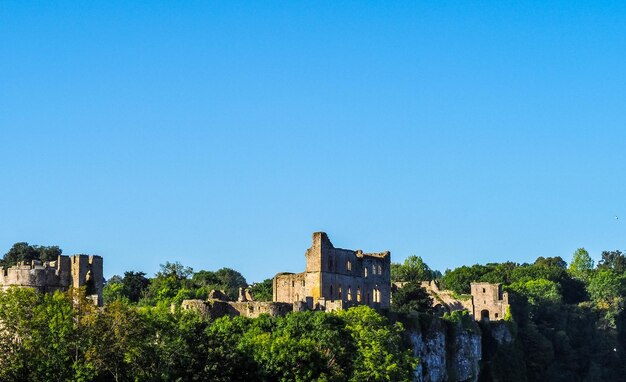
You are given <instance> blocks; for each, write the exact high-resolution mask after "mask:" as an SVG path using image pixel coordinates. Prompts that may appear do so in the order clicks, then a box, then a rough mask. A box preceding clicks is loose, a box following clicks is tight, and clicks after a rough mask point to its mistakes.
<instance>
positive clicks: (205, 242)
mask: <svg viewBox="0 0 626 382" xmlns="http://www.w3.org/2000/svg"><path fill="white" fill-rule="evenodd" d="M625 144H626V3H625V2H617V1H616V2H603V1H588V2H574V1H567V2H565V1H563V2H546V1H537V2H530V1H529V2H512V1H497V2H496V1H494V2H468V1H459V2H440V1H428V2H364V1H353V2H340V1H329V2H318V1H316V2H299V1H298V2H296V1H282V2H269V1H251V2H235V1H221V2H208V1H198V2H195V1H185V2H183V1H176V2H172V1H167V2H165V1H164V2H157V1H151V2H129V1H106V2H104V1H103V2H91V1H90V2H87V1H85V2H76V1H67V2H65V1H54V2H43V1H42V2H28V1H2V2H0V252H1V253H4V252H6V251H7V250H8V249H9V248H10V246H11V245H12V244H13V243H15V242H17V241H27V242H29V243H31V244H41V245H59V246H61V248H63V249H64V252H65V253H66V254H73V253H78V252H84V253H93V254H99V255H102V256H103V257H104V259H105V275H106V276H107V277H110V276H111V275H113V274H119V273H122V272H123V271H125V270H142V271H145V272H147V273H148V274H150V275H151V274H153V273H154V272H156V271H157V270H158V267H159V264H160V263H164V262H165V261H180V262H181V263H183V264H185V265H189V266H192V267H194V268H195V269H209V270H216V269H218V268H221V267H231V268H234V269H237V270H239V271H241V272H242V273H243V274H244V276H246V278H247V279H248V281H250V282H252V281H260V280H262V279H264V278H267V277H272V276H273V275H274V274H275V273H277V272H280V271H292V272H298V271H302V270H304V251H305V250H306V248H308V247H309V245H310V240H311V233H312V232H313V231H320V230H321V231H326V232H327V233H328V234H329V236H330V238H331V240H332V241H333V242H334V244H335V245H336V246H338V247H344V248H351V249H363V250H364V251H382V250H390V251H391V252H392V260H393V261H396V262H399V261H402V260H403V259H404V258H406V257H407V256H409V255H412V254H415V255H419V256H422V257H423V258H424V260H425V261H426V262H427V263H428V264H429V265H430V266H431V267H432V268H435V269H439V270H442V271H443V270H445V269H446V268H453V267H456V266H459V265H462V264H474V263H485V262H499V261H506V260H512V261H516V262H530V261H533V260H534V259H535V258H536V257H538V256H562V257H563V258H564V259H566V260H570V258H571V254H572V253H573V251H574V250H575V249H576V248H578V247H581V246H582V247H585V248H587V249H588V250H589V251H590V253H591V254H592V256H594V257H595V258H598V257H599V253H600V252H601V251H602V250H605V249H622V250H623V249H625V248H626V245H625V239H626V203H625V201H626V145H625ZM616 216H618V217H621V219H616Z"/></svg>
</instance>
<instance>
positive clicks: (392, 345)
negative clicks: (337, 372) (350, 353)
mask: <svg viewBox="0 0 626 382" xmlns="http://www.w3.org/2000/svg"><path fill="white" fill-rule="evenodd" d="M337 314H338V315H339V317H342V318H343V319H344V320H345V322H346V329H348V331H349V332H350V334H351V336H352V339H353V341H354V343H355V345H356V349H357V350H356V352H355V354H354V358H353V359H354V373H353V374H352V377H351V378H350V381H353V382H358V381H372V382H378V381H409V380H411V379H412V376H413V370H414V369H415V367H416V366H417V359H416V358H414V357H413V355H412V352H411V351H409V350H408V349H406V348H405V347H404V346H403V342H402V332H403V330H404V329H403V327H402V324H400V323H399V322H398V323H395V324H393V325H391V324H389V323H388V322H387V319H386V318H385V317H383V316H381V315H380V314H378V313H377V312H376V311H375V310H374V309H372V308H370V307H368V306H365V305H361V306H357V307H353V308H350V309H348V310H343V311H339V312H338V313H337Z"/></svg>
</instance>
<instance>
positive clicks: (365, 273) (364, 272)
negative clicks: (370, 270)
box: [363, 267, 367, 278]
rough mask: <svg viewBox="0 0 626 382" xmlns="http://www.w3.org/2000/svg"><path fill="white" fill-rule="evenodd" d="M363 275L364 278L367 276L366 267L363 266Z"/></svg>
mask: <svg viewBox="0 0 626 382" xmlns="http://www.w3.org/2000/svg"><path fill="white" fill-rule="evenodd" d="M363 275H364V276H365V278H367V267H364V268H363Z"/></svg>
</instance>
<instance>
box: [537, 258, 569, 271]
mask: <svg viewBox="0 0 626 382" xmlns="http://www.w3.org/2000/svg"><path fill="white" fill-rule="evenodd" d="M534 265H537V266H540V267H556V268H561V269H565V268H567V263H566V262H565V260H563V259H562V258H561V256H557V257H547V258H545V257H543V256H540V257H538V258H537V260H535V264H534Z"/></svg>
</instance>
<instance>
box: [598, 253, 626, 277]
mask: <svg viewBox="0 0 626 382" xmlns="http://www.w3.org/2000/svg"><path fill="white" fill-rule="evenodd" d="M601 256H602V259H601V260H600V262H599V263H598V269H612V270H614V271H615V272H617V273H620V274H623V273H624V272H626V256H624V255H623V254H622V252H621V251H602V255H601Z"/></svg>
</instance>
